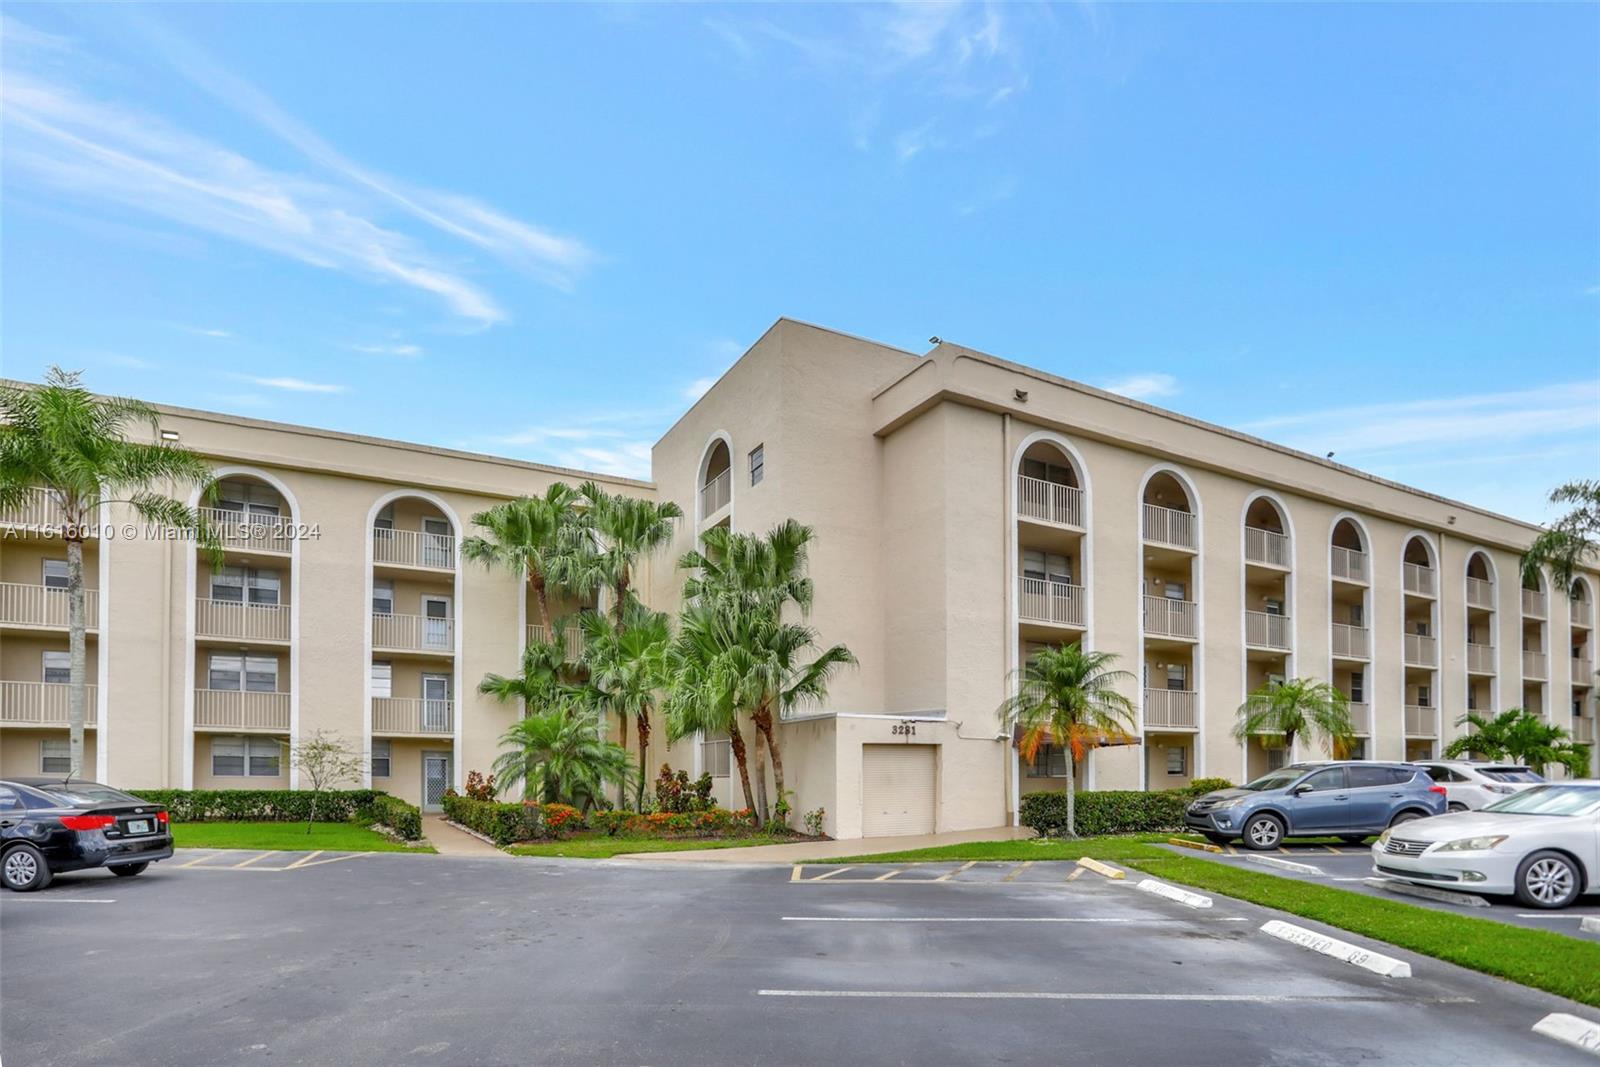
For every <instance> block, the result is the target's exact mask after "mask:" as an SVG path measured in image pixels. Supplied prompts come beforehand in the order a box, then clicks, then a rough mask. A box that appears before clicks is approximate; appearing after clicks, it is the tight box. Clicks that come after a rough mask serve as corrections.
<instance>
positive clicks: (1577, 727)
mask: <svg viewBox="0 0 1600 1067" xmlns="http://www.w3.org/2000/svg"><path fill="white" fill-rule="evenodd" d="M1594 734H1595V730H1594V720H1593V719H1590V718H1587V717H1580V718H1576V719H1573V720H1572V739H1573V740H1574V741H1576V742H1578V744H1580V745H1592V744H1594Z"/></svg>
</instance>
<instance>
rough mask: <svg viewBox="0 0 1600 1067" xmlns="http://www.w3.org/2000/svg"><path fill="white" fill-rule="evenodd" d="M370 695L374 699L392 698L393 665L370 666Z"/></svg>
mask: <svg viewBox="0 0 1600 1067" xmlns="http://www.w3.org/2000/svg"><path fill="white" fill-rule="evenodd" d="M372 695H373V696H375V697H391V696H394V665H393V664H392V663H374V664H373V665H372Z"/></svg>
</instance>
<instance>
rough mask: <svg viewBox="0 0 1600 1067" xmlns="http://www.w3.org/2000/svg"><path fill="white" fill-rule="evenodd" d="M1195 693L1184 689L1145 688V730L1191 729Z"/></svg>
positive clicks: (1194, 720)
mask: <svg viewBox="0 0 1600 1067" xmlns="http://www.w3.org/2000/svg"><path fill="white" fill-rule="evenodd" d="M1194 704H1195V695H1194V693H1192V692H1190V691H1188V690H1185V689H1146V690H1145V691H1144V728H1145V729H1146V730H1193V729H1195V728H1196V726H1197V725H1198V724H1197V722H1196V719H1195V710H1194Z"/></svg>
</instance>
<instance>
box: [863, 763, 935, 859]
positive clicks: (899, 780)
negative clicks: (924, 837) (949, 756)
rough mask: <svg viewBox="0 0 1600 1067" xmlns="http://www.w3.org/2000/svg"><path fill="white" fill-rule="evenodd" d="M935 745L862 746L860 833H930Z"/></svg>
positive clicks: (883, 835)
mask: <svg viewBox="0 0 1600 1067" xmlns="http://www.w3.org/2000/svg"><path fill="white" fill-rule="evenodd" d="M937 748H938V746H937V745H862V746H861V754H862V781H861V832H862V833H863V834H864V835H865V836H867V837H890V836H894V835H897V834H931V833H933V815H934V806H935V803H936V800H937V797H936V794H935V784H934V782H935V779H934V766H935V764H934V752H935V751H936V750H937Z"/></svg>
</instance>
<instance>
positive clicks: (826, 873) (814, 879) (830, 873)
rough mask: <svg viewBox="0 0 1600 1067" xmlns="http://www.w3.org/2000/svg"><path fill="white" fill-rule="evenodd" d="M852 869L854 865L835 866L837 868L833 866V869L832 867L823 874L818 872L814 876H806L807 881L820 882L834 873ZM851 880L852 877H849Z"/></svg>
mask: <svg viewBox="0 0 1600 1067" xmlns="http://www.w3.org/2000/svg"><path fill="white" fill-rule="evenodd" d="M853 870H855V868H854V867H837V868H835V869H833V870H831V871H827V872H825V873H823V874H819V875H817V876H816V877H815V878H808V879H807V881H810V882H821V881H824V880H826V879H828V878H832V877H833V876H834V875H836V874H843V873H844V872H845V871H853ZM851 881H854V879H851Z"/></svg>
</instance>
